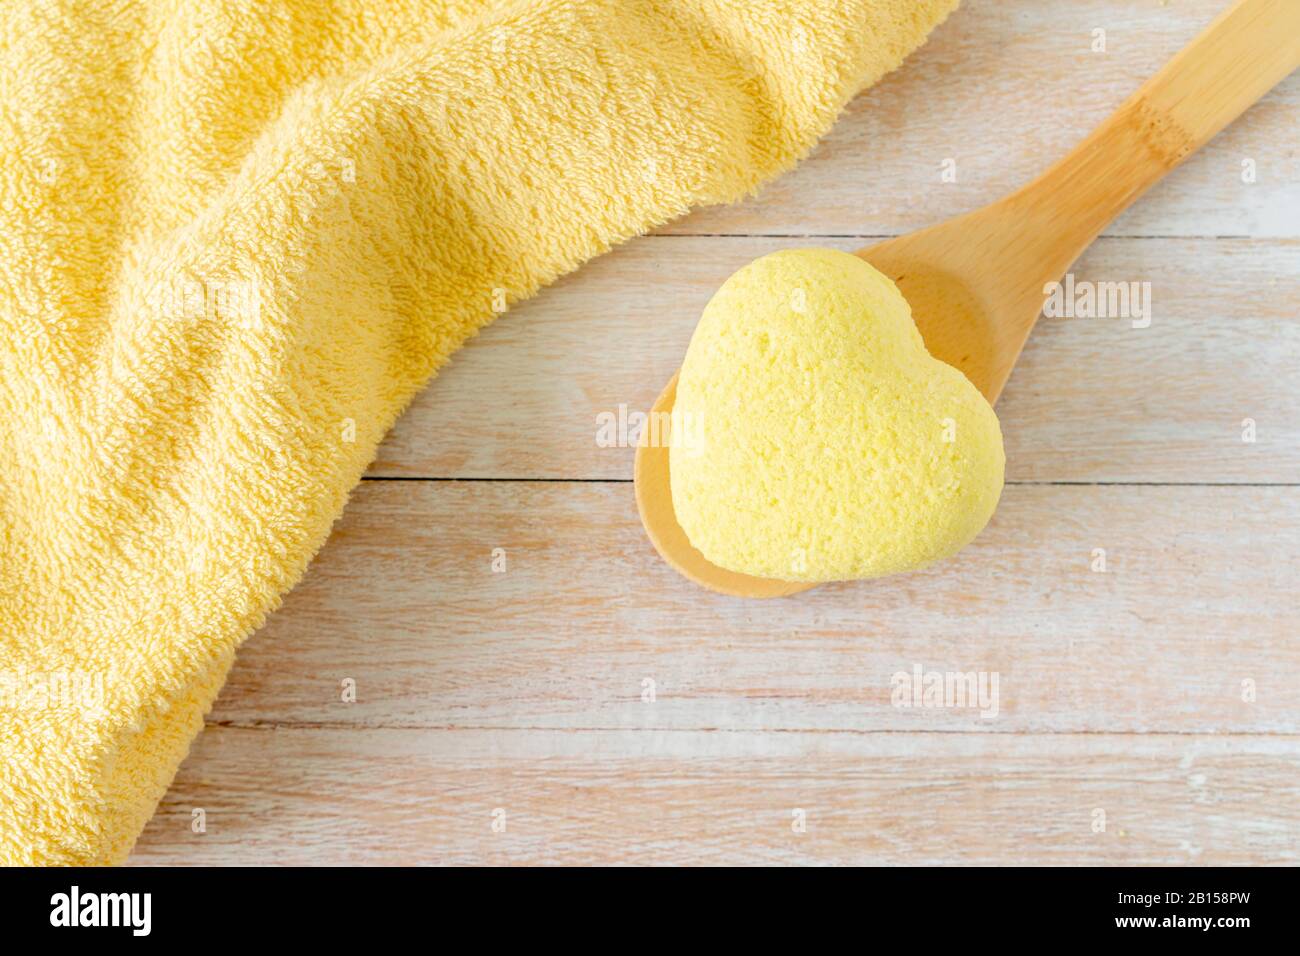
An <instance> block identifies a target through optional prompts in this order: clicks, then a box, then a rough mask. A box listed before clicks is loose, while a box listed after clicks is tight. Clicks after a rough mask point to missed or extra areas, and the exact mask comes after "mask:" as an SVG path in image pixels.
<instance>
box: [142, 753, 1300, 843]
mask: <svg viewBox="0 0 1300 956" xmlns="http://www.w3.org/2000/svg"><path fill="white" fill-rule="evenodd" d="M196 808H201V809H203V810H204V812H205V814H206V820H205V824H206V832H204V833H198V834H196V833H194V832H192V822H193V820H194V815H193V811H194V810H195V809H196ZM796 809H800V810H802V811H803V812H804V820H805V831H804V832H802V833H799V832H795V829H794V827H793V826H792V824H793V822H794V819H795V816H794V811H795V810H796ZM1097 811H1104V813H1105V818H1104V823H1105V830H1104V831H1103V832H1095V831H1094V824H1095V822H1096V821H1099V820H1100V819H1101V818H1100V817H1098V816H1097ZM494 812H496V816H495V817H494ZM502 812H503V813H504V817H502V816H501V813H502ZM494 819H497V820H501V819H504V824H505V828H504V831H503V832H494V831H493V829H492V824H493V821H494ZM1297 846H1300V741H1298V740H1296V739H1295V738H1290V737H1288V738H1276V737H1263V738H1261V737H1251V736H1247V737H1230V738H1222V737H1200V736H1191V737H1188V736H1181V735H1173V736H1163V735H1144V736H1137V737H1133V736H1111V735H1075V734H1065V735H1055V734H1053V735H1045V736H1037V735H1028V736H1022V735H1011V736H1004V735H987V734H904V735H899V734H843V733H831V734H826V733H791V734H773V733H755V732H740V733H700V732H686V733H681V732H671V731H668V732H655V731H648V730H645V731H630V730H620V731H597V732H590V733H584V732H571V733H559V732H551V731H445V730H397V729H385V730H368V731H359V730H351V729H349V730H341V729H337V728H293V729H279V730H268V729H262V730H257V729H247V728H243V729H239V728H224V727H217V728H212V729H210V730H208V731H207V732H206V733H205V734H204V735H203V737H202V739H201V740H200V742H199V744H198V746H197V748H196V752H195V753H194V754H193V755H192V756H191V757H190V759H189V761H188V762H187V763H186V765H185V767H184V768H183V769H182V770H181V772H180V775H179V777H178V779H177V780H176V782H175V784H174V785H173V786H172V788H171V790H170V792H169V793H168V794H167V796H166V798H165V799H164V800H163V803H162V806H161V807H160V809H159V812H158V814H157V815H156V816H155V817H154V819H153V821H152V822H151V823H150V824H149V826H148V828H147V829H146V830H145V833H144V836H143V838H142V839H141V841H140V843H139V845H138V846H137V848H136V850H135V854H134V856H133V857H132V861H133V862H135V863H140V864H212V865H216V864H249V863H276V864H327V863H333V864H422V863H440V864H506V863H533V864H541V863H548V864H554V863H560V864H566V863H567V864H621V863H639V864H723V863H726V864H753V863H819V864H827V863H856V864H954V863H960V864H1052V865H1070V866H1079V865H1088V864H1131V865H1146V864H1161V863H1166V864H1187V863H1196V864H1215V865H1244V864H1261V863H1289V864H1294V863H1296V862H1297V861H1298V860H1300V854H1298V853H1297Z"/></svg>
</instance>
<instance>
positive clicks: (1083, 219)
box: [634, 0, 1300, 597]
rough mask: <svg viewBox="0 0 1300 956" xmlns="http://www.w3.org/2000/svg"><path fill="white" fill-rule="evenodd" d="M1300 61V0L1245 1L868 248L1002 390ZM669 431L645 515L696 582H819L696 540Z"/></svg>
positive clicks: (661, 411) (936, 339) (937, 353)
mask: <svg viewBox="0 0 1300 956" xmlns="http://www.w3.org/2000/svg"><path fill="white" fill-rule="evenodd" d="M1297 66H1300V0H1239V2H1238V3H1236V4H1234V5H1233V6H1232V7H1231V8H1229V9H1228V10H1226V11H1225V12H1224V13H1223V14H1221V15H1220V16H1219V17H1218V19H1216V20H1215V21H1214V22H1213V23H1211V24H1210V25H1209V26H1208V27H1207V28H1206V29H1205V30H1204V31H1203V32H1202V33H1201V34H1200V35H1199V36H1197V37H1196V39H1194V40H1193V41H1192V42H1191V44H1190V45H1189V46H1187V47H1186V48H1185V49H1184V50H1183V51H1182V52H1180V53H1179V54H1178V55H1177V56H1175V57H1174V58H1173V59H1172V60H1170V61H1169V63H1168V64H1167V65H1166V66H1165V67H1164V69H1162V70H1161V71H1160V72H1159V73H1157V74H1156V75H1155V76H1154V77H1152V78H1151V79H1150V80H1148V81H1147V82H1146V83H1145V84H1144V85H1143V86H1142V87H1141V88H1140V89H1139V90H1138V91H1137V92H1136V93H1135V94H1133V96H1131V97H1130V98H1129V99H1128V100H1127V101H1126V102H1125V103H1124V104H1123V105H1122V106H1121V107H1120V108H1119V109H1118V110H1117V111H1116V112H1115V113H1114V114H1113V115H1112V116H1111V117H1110V118H1109V119H1107V120H1106V121H1105V122H1104V123H1102V124H1101V126H1099V127H1098V128H1097V129H1096V130H1094V131H1093V132H1092V133H1091V134H1090V135H1089V136H1088V137H1087V139H1085V140H1084V141H1083V142H1082V143H1080V144H1079V145H1078V146H1076V147H1075V149H1074V150H1073V151H1072V152H1071V153H1070V154H1069V155H1067V156H1066V157H1065V158H1064V159H1062V160H1060V161H1059V162H1058V163H1056V165H1054V166H1052V167H1051V168H1050V169H1048V170H1047V172H1045V173H1044V174H1043V175H1041V176H1040V177H1039V178H1038V179H1036V180H1034V181H1033V182H1032V183H1030V184H1029V185H1027V186H1025V187H1024V188H1022V189H1020V190H1018V191H1017V192H1014V193H1012V194H1011V195H1010V196H1007V197H1005V198H1004V199H1001V200H999V201H998V202H995V203H993V204H992V205H990V206H985V207H984V208H983V209H977V210H976V211H974V212H971V213H967V214H966V215H964V216H958V217H957V218H956V219H950V220H948V221H947V222H944V223H940V224H939V225H937V226H930V227H929V228H926V229H922V230H921V231H919V232H914V233H912V234H911V235H907V236H901V237H899V238H897V239H890V240H888V241H887V242H882V243H880V244H879V245H875V246H872V247H870V248H868V249H863V250H860V251H859V252H858V255H860V256H862V258H864V259H866V260H867V261H868V262H870V263H871V264H872V265H873V266H875V267H876V268H877V269H879V270H880V271H881V272H883V273H885V274H886V275H887V276H889V277H890V278H891V279H893V280H894V281H895V282H896V283H897V284H898V287H899V289H900V290H902V293H903V295H904V296H906V298H907V301H908V302H909V303H910V304H911V307H912V317H913V318H914V319H915V320H916V324H917V327H918V328H919V329H920V330H921V335H922V337H923V338H924V339H925V344H926V347H927V348H928V349H929V350H930V354H931V355H933V356H934V357H935V358H938V359H941V360H942V361H944V362H947V363H948V364H949V365H953V366H956V367H957V368H959V369H961V370H962V371H963V372H964V373H965V374H966V376H967V377H968V378H969V379H970V380H971V381H972V382H973V383H974V384H975V386H976V387H977V388H978V389H979V390H980V391H981V392H982V393H983V394H984V396H985V397H986V398H987V399H988V400H989V401H990V402H995V401H997V398H998V395H999V394H1001V392H1002V386H1003V385H1005V384H1006V381H1007V377H1008V376H1009V375H1010V374H1011V368H1012V366H1013V365H1015V362H1016V359H1017V357H1018V356H1019V355H1020V350H1021V349H1022V348H1023V347H1024V344H1025V340H1026V339H1027V338H1028V337H1029V332H1030V330H1031V329H1032V328H1033V327H1034V323H1035V322H1036V321H1037V319H1038V314H1039V312H1040V311H1041V309H1042V305H1043V302H1044V299H1045V291H1044V286H1045V285H1047V284H1049V283H1052V282H1055V281H1058V280H1059V279H1060V278H1061V277H1062V276H1063V275H1064V274H1065V271H1066V270H1067V269H1068V268H1069V267H1070V264H1071V263H1072V262H1074V260H1075V259H1076V258H1078V256H1079V254H1080V253H1081V252H1083V250H1084V249H1086V248H1087V247H1088V245H1089V244H1090V243H1091V242H1092V240H1093V239H1095V238H1096V237H1097V234H1098V233H1100V232H1101V230H1102V229H1104V228H1105V227H1106V225H1107V224H1108V223H1109V222H1110V221H1111V220H1112V219H1114V218H1115V217H1116V216H1117V215H1119V214H1120V213H1121V212H1123V211H1124V210H1125V209H1126V208H1128V206H1129V205H1130V204H1131V203H1132V202H1133V201H1134V200H1135V199H1137V198H1138V197H1139V196H1141V195H1142V194H1143V193H1144V192H1146V191H1147V189H1149V188H1150V187H1151V186H1152V185H1153V184H1154V183H1155V182H1156V181H1157V180H1159V179H1160V178H1161V177H1162V176H1164V174H1165V173H1167V172H1169V171H1170V170H1171V169H1173V168H1174V167H1175V166H1177V165H1178V164H1179V163H1181V162H1182V161H1183V160H1184V159H1186V158H1187V157H1188V156H1190V155H1191V154H1192V153H1194V152H1195V151H1196V150H1197V149H1199V148H1200V147H1201V146H1203V145H1205V143H1206V142H1208V141H1209V140H1210V139H1211V138H1212V137H1213V136H1214V135H1215V134H1216V133H1218V132H1219V130H1221V129H1223V127H1225V126H1227V125H1228V124H1229V123H1230V122H1232V121H1233V120H1234V119H1236V118H1237V117H1238V116H1239V115H1240V114H1241V113H1242V112H1243V111H1245V109H1246V108H1247V107H1249V106H1250V105H1251V104H1252V103H1254V102H1255V101H1256V100H1258V99H1259V98H1260V97H1261V96H1263V95H1264V94H1265V93H1266V92H1268V91H1269V90H1270V89H1271V88H1272V87H1273V86H1274V85H1276V84H1277V83H1278V82H1280V81H1281V80H1282V79H1283V77H1285V76H1286V75H1287V74H1289V73H1290V72H1291V71H1292V70H1294V69H1296V67H1297ZM676 394H677V376H676V375H674V376H673V378H672V381H670V382H669V383H668V385H667V386H666V387H665V388H664V390H663V393H662V394H661V395H660V396H659V398H658V400H657V401H656V402H655V404H654V408H653V409H652V419H655V420H658V421H667V420H668V418H667V416H668V415H669V414H670V413H671V412H672V409H673V404H674V401H675V398H676ZM655 416H658V417H657V418H655ZM643 441H644V439H643ZM666 444H667V443H665V442H660V443H659V445H660V447H649V446H648V445H646V444H642V445H641V446H639V447H638V448H637V452H636V465H635V468H634V477H635V482H636V501H637V508H638V509H639V510H640V512H641V522H642V524H644V525H645V529H646V533H647V534H648V535H649V536H650V540H651V541H652V542H653V543H654V546H655V548H657V549H658V551H659V553H660V554H661V555H662V556H663V558H664V560H665V561H667V562H668V563H669V564H670V565H671V566H672V567H674V568H676V569H677V570H678V571H680V572H681V573H682V574H684V575H685V576H686V577H688V578H690V579H691V580H692V581H694V582H696V583H697V584H700V585H702V586H704V587H706V588H709V589H711V590H714V591H719V592H721V593H723V594H731V595H736V596H739V597H777V596H780V595H785V594H794V593H795V592H798V591H803V590H806V589H808V588H810V587H813V586H814V585H812V584H809V583H804V582H791V581H779V580H776V579H772V578H758V577H751V576H749V575H746V574H737V573H736V572H734V571H727V570H725V569H723V568H720V567H718V566H717V565H715V564H712V563H711V562H709V561H708V560H707V559H706V558H705V557H704V555H702V554H700V552H699V551H697V550H696V549H695V548H694V547H692V546H691V543H690V541H689V540H688V539H687V537H686V533H685V532H684V531H682V529H681V526H680V525H678V523H677V518H676V515H675V514H674V512H673V502H672V493H671V490H670V485H669V477H668V475H669V472H668V467H669V454H668V451H669V450H668V448H667V447H666Z"/></svg>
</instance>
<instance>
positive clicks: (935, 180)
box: [664, 0, 1300, 245]
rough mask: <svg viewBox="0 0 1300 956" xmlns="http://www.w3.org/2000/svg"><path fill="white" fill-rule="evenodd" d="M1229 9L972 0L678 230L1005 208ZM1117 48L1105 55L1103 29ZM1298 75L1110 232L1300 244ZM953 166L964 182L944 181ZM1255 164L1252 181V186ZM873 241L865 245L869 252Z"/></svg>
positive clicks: (933, 216)
mask: <svg viewBox="0 0 1300 956" xmlns="http://www.w3.org/2000/svg"><path fill="white" fill-rule="evenodd" d="M1227 5H1228V0H1176V2H1172V3H1164V4H1162V3H1159V2H1157V0H1141V2H1133V0H1052V2H1043V0H965V2H964V3H963V4H962V6H961V7H960V8H959V9H958V11H957V12H956V13H955V14H954V15H953V16H952V17H950V18H949V19H948V21H947V22H945V23H944V24H943V25H942V26H940V27H939V28H938V29H937V30H936V31H935V32H934V35H933V36H932V37H931V39H930V42H929V43H927V44H926V45H925V46H924V47H922V48H921V49H920V50H918V51H917V52H916V53H915V54H914V55H913V56H912V57H910V58H909V59H908V60H907V62H906V63H905V64H904V65H903V66H902V68H901V69H899V70H897V71H896V72H895V73H893V74H891V75H890V76H888V77H886V78H885V80H884V81H883V82H881V83H879V84H877V85H876V86H875V87H872V88H871V89H870V90H867V91H866V92H865V93H864V94H863V95H861V96H859V97H858V98H857V99H856V100H854V102H853V103H852V104H851V105H850V107H849V109H848V111H847V112H846V114H845V115H844V117H842V118H841V120H840V122H839V124H838V125H837V126H836V127H835V128H834V129H833V130H832V131H831V132H830V134H829V135H828V136H827V137H826V138H825V139H824V140H823V141H822V142H821V143H820V144H819V145H818V146H817V148H816V149H815V150H814V151H813V153H812V155H811V156H810V157H809V158H808V160H807V161H805V162H804V163H803V164H802V165H801V166H800V167H799V168H797V169H795V170H794V171H793V172H791V173H790V174H788V175H786V176H782V177H781V178H779V179H777V180H776V181H774V182H773V183H771V184H769V185H768V186H766V187H765V188H764V189H763V190H762V191H761V192H760V194H759V195H758V197H756V199H755V200H752V201H750V202H745V203H740V204H737V205H734V206H726V207H715V208H711V209H706V210H701V211H699V212H697V213H695V214H693V215H691V216H688V217H687V218H685V219H682V220H680V221H678V222H675V223H673V224H671V225H669V226H667V227H666V228H665V230H664V231H666V232H673V233H684V234H692V235H701V234H716V233H728V234H744V235H787V236H789V235H793V236H804V235H851V236H864V235H865V236H893V235H900V234H902V233H907V232H911V231H912V230H914V229H919V228H921V227H923V226H927V225H930V224H931V223H935V222H940V221H942V220H944V219H948V218H950V217H952V216H954V215H957V214H958V213H962V212H967V211H969V210H971V209H976V208H978V207H979V206H982V205H984V204H986V203H990V202H993V201H994V200H995V199H998V198H1000V197H1001V196H1003V195H1005V194H1006V193H1009V192H1011V191H1012V190H1013V189H1016V188H1018V187H1020V186H1023V185H1024V184H1025V183H1027V182H1029V181H1030V180H1031V179H1033V178H1034V177H1035V176H1037V175H1038V174H1039V173H1041V172H1042V171H1043V170H1044V169H1046V168H1047V166H1049V165H1050V164H1051V163H1052V162H1053V161H1054V160H1056V159H1059V158H1060V157H1061V156H1063V155H1065V153H1067V152H1068V151H1069V150H1070V149H1071V147H1073V146H1074V145H1075V144H1076V143H1077V142H1079V140H1081V139H1083V137H1084V136H1085V135H1087V134H1088V132H1089V131H1090V130H1092V129H1093V128H1094V127H1095V126H1096V125H1097V124H1098V123H1100V122H1101V121H1102V120H1103V119H1105V117H1106V116H1108V115H1109V114H1110V113H1111V112H1112V111H1113V110H1115V108H1116V107H1118V106H1119V105H1120V103H1121V102H1123V101H1124V99H1125V98H1126V97H1128V96H1129V95H1130V94H1131V93H1133V91H1134V90H1136V89H1137V88H1138V87H1139V86H1140V85H1141V84H1142V83H1143V81H1145V80H1146V79H1148V78H1149V77H1150V76H1151V75H1152V74H1154V73H1155V72H1156V71H1157V70H1158V69H1159V68H1160V67H1161V66H1162V65H1163V64H1164V63H1165V62H1166V61H1167V60H1169V59H1170V58H1171V57H1173V55H1174V54H1175V53H1177V52H1178V51H1179V50H1180V49H1182V47H1183V46H1184V45H1185V44H1187V43H1188V42H1189V41H1190V40H1191V39H1192V38H1193V37H1194V36H1195V35H1196V34H1197V33H1199V32H1200V31H1201V30H1202V29H1203V28H1204V27H1205V26H1207V25H1208V24H1209V23H1210V21H1211V20H1213V19H1214V18H1215V16H1217V15H1218V14H1219V13H1220V12H1221V11H1222V10H1223V9H1224V8H1225V7H1226V6H1227ZM1098 29H1100V30H1105V31H1106V34H1105V40H1106V49H1105V52H1093V51H1092V45H1093V42H1094V34H1093V31H1094V30H1098ZM1298 112H1300V76H1291V77H1290V78H1289V79H1287V80H1284V81H1283V82H1282V84H1281V85H1280V86H1278V87H1277V88H1276V89H1274V90H1273V91H1272V92H1271V93H1269V94H1268V95H1267V96H1266V97H1265V98H1264V99H1263V100H1262V101H1261V102H1260V103H1259V104H1257V105H1256V106H1255V107H1254V108H1253V109H1251V110H1249V111H1248V112H1247V113H1246V114H1245V115H1244V116H1242V117H1241V119H1240V120H1238V121H1237V122H1236V123H1234V124H1233V125H1232V126H1231V127H1229V128H1228V129H1226V130H1224V132H1223V133H1221V134H1220V135H1219V136H1218V137H1217V138H1216V139H1215V140H1214V141H1213V142H1211V143H1210V144H1209V145H1208V146H1206V147H1205V149H1204V150H1202V151H1201V152H1200V153H1199V154H1198V155H1196V156H1194V157H1192V158H1191V159H1190V160H1188V162H1187V164H1186V165H1185V166H1184V167H1182V168H1181V169H1180V170H1178V171H1177V172H1176V173H1175V174H1173V175H1171V176H1170V177H1169V178H1168V179H1166V180H1165V181H1164V182H1162V183H1161V184H1160V185H1159V186H1157V187H1156V188H1155V189H1153V190H1152V191H1151V193H1150V194H1149V195H1148V196H1146V197H1145V198H1144V199H1143V201H1142V202H1140V203H1138V204H1137V205H1136V206H1134V207H1133V208H1132V209H1130V210H1129V211H1128V212H1126V213H1125V214H1124V215H1122V216H1121V217H1120V218H1119V219H1117V220H1116V221H1115V222H1114V223H1113V224H1112V225H1111V226H1110V228H1109V229H1108V230H1107V233H1108V234H1110V235H1119V236H1255V237H1266V236H1271V237H1289V238H1294V237H1296V236H1298V235H1300V217H1297V216H1296V215H1295V210H1296V209H1297V207H1300V123H1297V122H1296V116H1297V113H1298ZM947 159H951V160H954V161H955V162H956V164H957V180H956V182H943V181H941V179H940V172H941V164H942V163H943V162H944V160H947ZM1244 160H1253V162H1254V169H1255V174H1256V175H1255V181H1254V182H1252V183H1246V182H1243V181H1242V162H1243V161H1244ZM859 245H861V243H859Z"/></svg>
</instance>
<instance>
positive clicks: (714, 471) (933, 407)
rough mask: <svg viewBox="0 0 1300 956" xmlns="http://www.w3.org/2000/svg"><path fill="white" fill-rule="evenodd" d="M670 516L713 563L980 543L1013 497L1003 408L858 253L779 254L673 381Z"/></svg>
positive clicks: (743, 288)
mask: <svg viewBox="0 0 1300 956" xmlns="http://www.w3.org/2000/svg"><path fill="white" fill-rule="evenodd" d="M673 415H674V420H673V429H674V436H675V437H674V439H673V441H672V443H671V446H670V450H669V456H670V458H669V470H670V475H671V480H672V495H673V508H674V510H675V512H676V514H677V520H678V521H679V522H680V523H681V526H682V529H683V530H684V531H685V532H686V535H687V537H689V538H690V540H691V543H692V544H693V545H694V546H695V547H696V548H698V549H699V550H700V551H701V552H702V553H703V554H704V556H705V557H706V558H708V559H709V560H710V561H712V562H713V563H714V564H717V565H719V566H721V567H723V568H727V569H728V570H731V571H739V572H742V573H745V574H752V575H758V576H761V577H768V578H779V579H782V580H786V581H833V580H841V579H845V578H870V577H878V576H880V575H883V574H893V573H895V572H898V571H908V570H911V569H914V568H919V567H922V566H924V565H926V564H929V563H931V562H932V561H937V560H939V559H940V558H945V557H948V556H949V555H952V554H955V553H956V552H957V551H958V550H960V549H961V548H962V547H964V546H965V545H966V544H968V543H969V542H970V541H971V539H973V538H974V537H975V536H976V535H977V534H979V532H980V530H981V529H982V528H983V527H984V525H985V524H987V523H988V520H989V518H990V517H992V515H993V510H994V508H995V507H997V503H998V497H999V495H1000V494H1001V493H1002V472H1003V466H1004V464H1005V458H1004V455H1003V451H1002V431H1001V429H1000V428H999V427H998V419H997V416H996V415H995V414H994V413H993V409H992V408H991V407H990V406H989V403H988V402H987V401H985V399H984V396H983V395H981V394H980V393H979V392H978V391H977V390H976V389H975V386H973V385H971V383H970V381H969V380H968V379H967V378H966V376H964V375H963V374H962V373H961V372H959V371H957V370H956V369H954V368H953V367H952V366H950V365H946V364H944V363H943V362H940V361H938V360H937V359H935V358H932V357H931V356H930V353H929V352H927V351H926V349H925V343H924V342H923V341H922V340H921V334H920V333H919V332H918V331H917V329H916V325H915V323H913V321H912V314H911V309H910V308H909V307H908V304H907V300H906V299H904V298H903V295H902V293H900V292H899V291H898V287H897V286H895V285H894V283H893V282H891V281H890V280H889V279H888V278H886V277H885V276H884V275H882V274H881V273H880V272H878V271H877V270H876V269H874V268H873V267H872V266H870V265H868V264H867V263H866V262H864V261H863V260H862V259H859V258H858V257H857V256H853V255H849V254H848V253H844V252H837V251H835V250H831V249H799V250H792V251H787V252H776V253H773V254H771V255H768V256H764V257H763V258H761V259H758V260H757V261H755V262H752V263H750V264H749V265H747V266H745V267H744V268H743V269H741V270H740V271H739V272H737V273H736V274H735V275H733V276H732V277H731V278H730V279H728V280H727V282H726V283H725V284H724V285H723V286H722V288H721V289H719V290H718V292H717V294H716V295H714V297H713V298H712V300H710V302H709V304H708V306H707V307H706V308H705V310H704V315H703V316H702V317H701V318H700V324H699V326H698V327H697V328H696V330H695V335H694V336H693V337H692V339H691V345H690V349H689V350H688V352H687V354H686V361H685V362H684V363H683V364H682V370H681V376H680V378H679V380H678V383H677V400H676V404H675V406H674V410H673Z"/></svg>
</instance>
